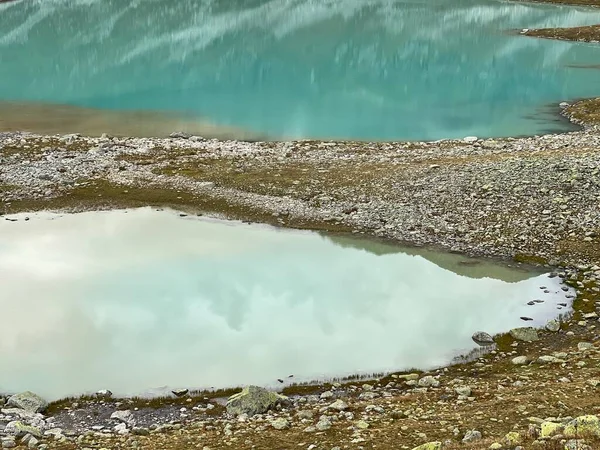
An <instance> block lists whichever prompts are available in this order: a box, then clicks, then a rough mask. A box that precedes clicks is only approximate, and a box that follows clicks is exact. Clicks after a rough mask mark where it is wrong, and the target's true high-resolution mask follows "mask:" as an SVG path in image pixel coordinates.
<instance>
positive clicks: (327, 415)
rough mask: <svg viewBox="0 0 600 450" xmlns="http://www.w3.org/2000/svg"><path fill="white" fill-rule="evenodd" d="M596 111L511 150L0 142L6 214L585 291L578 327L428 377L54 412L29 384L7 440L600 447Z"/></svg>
mask: <svg viewBox="0 0 600 450" xmlns="http://www.w3.org/2000/svg"><path fill="white" fill-rule="evenodd" d="M597 102H598V101H597V100H590V101H584V102H580V103H577V104H574V105H566V104H565V105H562V107H563V108H564V113H565V114H567V115H568V116H569V117H570V118H571V119H572V120H574V121H576V122H578V123H580V124H582V125H583V126H584V129H583V130H581V131H578V132H574V133H568V134H560V135H546V136H540V137H528V138H511V139H478V138H476V137H466V138H465V139H463V140H460V141H438V142H429V143H424V142H416V143H358V142H312V141H299V142H267V143H248V142H236V141H230V142H222V141H216V140H206V139H203V138H202V137H198V136H190V135H186V134H183V133H175V134H174V135H173V136H172V137H171V138H170V139H149V138H146V139H142V138H137V139H131V138H116V137H110V136H102V137H100V138H86V137H82V136H78V135H68V136H53V137H50V136H36V135H31V134H22V133H4V134H0V201H1V203H0V208H1V212H2V213H4V214H7V213H14V212H22V211H33V210H40V209H60V210H68V211H81V210H88V209H98V208H114V207H130V206H140V205H155V206H172V207H175V208H178V209H180V210H184V211H186V212H187V213H190V214H191V213H195V214H211V215H217V216H220V217H223V216H224V217H230V218H237V219H243V220H248V221H260V222H266V223H272V224H275V225H279V226H288V227H300V228H311V229H318V230H327V231H329V232H337V233H355V234H364V235H367V236H371V237H379V238H384V239H390V240H395V241H404V242H408V243H412V244H414V245H431V246H437V247H443V248H446V249H449V250H453V251H460V252H465V253H469V254H477V255H486V256H494V257H501V258H513V259H516V260H517V261H521V262H527V263H535V264H546V265H551V266H552V267H562V268H559V269H555V270H556V271H555V272H554V273H552V274H551V276H560V277H561V278H562V279H563V280H564V282H565V283H566V284H568V285H570V286H573V287H574V288H575V289H576V290H577V298H576V299H575V302H574V305H573V306H574V310H575V313H574V314H573V317H572V318H571V319H570V320H568V321H565V322H564V323H562V324H560V323H551V324H549V325H548V326H547V327H546V329H544V330H537V331H536V330H532V329H523V330H516V331H515V330H513V332H511V333H508V334H506V335H501V336H496V337H495V338H494V339H493V341H494V342H492V341H490V340H489V339H490V338H486V339H487V341H486V339H484V340H483V341H482V339H483V338H482V337H481V336H485V335H479V336H477V341H478V342H479V343H480V344H482V345H489V347H487V350H489V351H490V352H489V353H487V354H486V355H483V356H481V357H480V358H476V359H475V360H474V361H471V362H468V363H464V364H457V365H453V366H449V367H447V368H442V369H439V370H434V371H431V372H420V371H414V372H413V373H397V374H390V375H386V376H385V377H382V378H380V379H377V380H369V381H364V380H363V381H357V380H348V381H345V382H341V383H323V384H319V385H307V386H291V387H287V388H285V389H284V391H283V392H282V393H281V394H279V393H270V392H267V391H264V390H262V389H260V388H252V389H249V390H245V391H243V392H242V393H241V394H239V395H237V396H234V397H233V399H232V400H230V401H229V403H227V397H228V396H230V395H232V394H234V391H230V392H216V393H211V392H202V393H193V392H192V393H189V392H186V391H181V392H176V393H175V394H174V395H173V396H172V397H170V398H160V399H116V398H112V397H111V395H110V392H109V391H102V392H99V393H98V394H96V395H93V396H86V397H82V398H79V399H66V400H63V401H60V402H55V403H53V404H50V405H47V404H46V403H45V402H44V401H43V400H42V399H39V398H38V397H37V396H35V394H31V393H23V394H20V395H17V396H16V397H14V396H8V395H5V397H3V399H2V400H0V404H3V406H2V409H1V412H0V436H1V439H2V446H3V447H4V448H13V447H15V446H20V447H21V448H23V447H29V448H48V449H54V448H56V449H75V448H78V449H79V448H81V449H84V448H88V449H92V448H94V449H99V448H105V449H112V448H147V449H159V448H160V449H188V448H192V447H193V448H203V449H205V450H206V449H210V448H261V449H262V448H266V449H268V448H306V449H334V448H340V449H341V448H356V449H360V448H378V449H388V448H389V449H392V448H393V449H398V448H401V449H412V448H419V450H431V449H434V450H435V449H439V448H442V447H443V448H446V449H453V448H477V449H480V448H490V449H511V450H512V449H515V448H523V449H527V448H539V449H558V448H560V449H563V448H566V449H578V450H582V449H590V448H592V449H593V448H599V447H600V440H599V439H600V428H599V427H600V426H599V422H598V416H597V414H598V413H599V412H600V404H598V402H597V389H598V386H599V385H600V382H599V381H598V378H600V371H599V368H600V348H599V347H598V326H599V325H598V312H600V266H599V264H600V132H599V130H598V126H597V122H595V117H596V114H597V111H598V108H597ZM7 219H10V218H7ZM549 270H550V269H549ZM474 331H476V330H474ZM484 341H486V342H484ZM108 387H109V388H110V386H108ZM280 395H283V396H284V397H281V396H280ZM423 445H424V446H423Z"/></svg>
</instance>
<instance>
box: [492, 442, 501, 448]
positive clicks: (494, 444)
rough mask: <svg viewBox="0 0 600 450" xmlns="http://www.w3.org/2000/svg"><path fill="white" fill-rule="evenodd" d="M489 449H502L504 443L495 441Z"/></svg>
mask: <svg viewBox="0 0 600 450" xmlns="http://www.w3.org/2000/svg"><path fill="white" fill-rule="evenodd" d="M489 449H490V450H502V444H499V443H497V442H494V443H493V444H492V445H490V446H489Z"/></svg>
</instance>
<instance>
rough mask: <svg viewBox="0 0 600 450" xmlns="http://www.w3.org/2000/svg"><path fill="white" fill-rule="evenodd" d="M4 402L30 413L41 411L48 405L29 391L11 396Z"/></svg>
mask: <svg viewBox="0 0 600 450" xmlns="http://www.w3.org/2000/svg"><path fill="white" fill-rule="evenodd" d="M6 404H7V406H12V407H13V408H18V409H22V410H25V411H27V412H32V413H39V412H43V411H44V410H45V409H46V408H47V407H48V402H47V401H46V400H44V399H43V398H42V397H40V396H39V395H37V394H34V393H33V392H29V391H26V392H21V393H20V394H16V395H13V396H11V397H10V398H9V399H8V402H7V403H6Z"/></svg>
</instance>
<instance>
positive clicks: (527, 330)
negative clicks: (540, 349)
mask: <svg viewBox="0 0 600 450" xmlns="http://www.w3.org/2000/svg"><path fill="white" fill-rule="evenodd" d="M510 335H511V336H512V337H513V338H514V339H516V340H517V341H524V342H533V341H537V340H538V339H539V337H538V334H537V331H536V329H535V328H532V327H521V328H513V329H512V330H510Z"/></svg>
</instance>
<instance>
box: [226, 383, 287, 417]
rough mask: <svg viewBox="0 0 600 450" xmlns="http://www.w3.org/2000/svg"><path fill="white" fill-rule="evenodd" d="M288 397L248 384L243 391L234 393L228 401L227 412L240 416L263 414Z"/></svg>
mask: <svg viewBox="0 0 600 450" xmlns="http://www.w3.org/2000/svg"><path fill="white" fill-rule="evenodd" d="M286 400H287V397H285V396H283V395H280V394H278V393H277V392H272V391H268V390H267V389H264V388H261V387H258V386H247V387H245V388H244V389H242V391H241V392H238V393H237V394H234V395H232V396H231V397H229V400H228V401H227V412H228V413H229V414H232V415H235V416H239V415H240V414H248V416H253V415H255V414H263V413H266V412H267V411H269V410H270V409H273V408H275V406H277V405H278V404H279V403H282V402H284V401H286Z"/></svg>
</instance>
